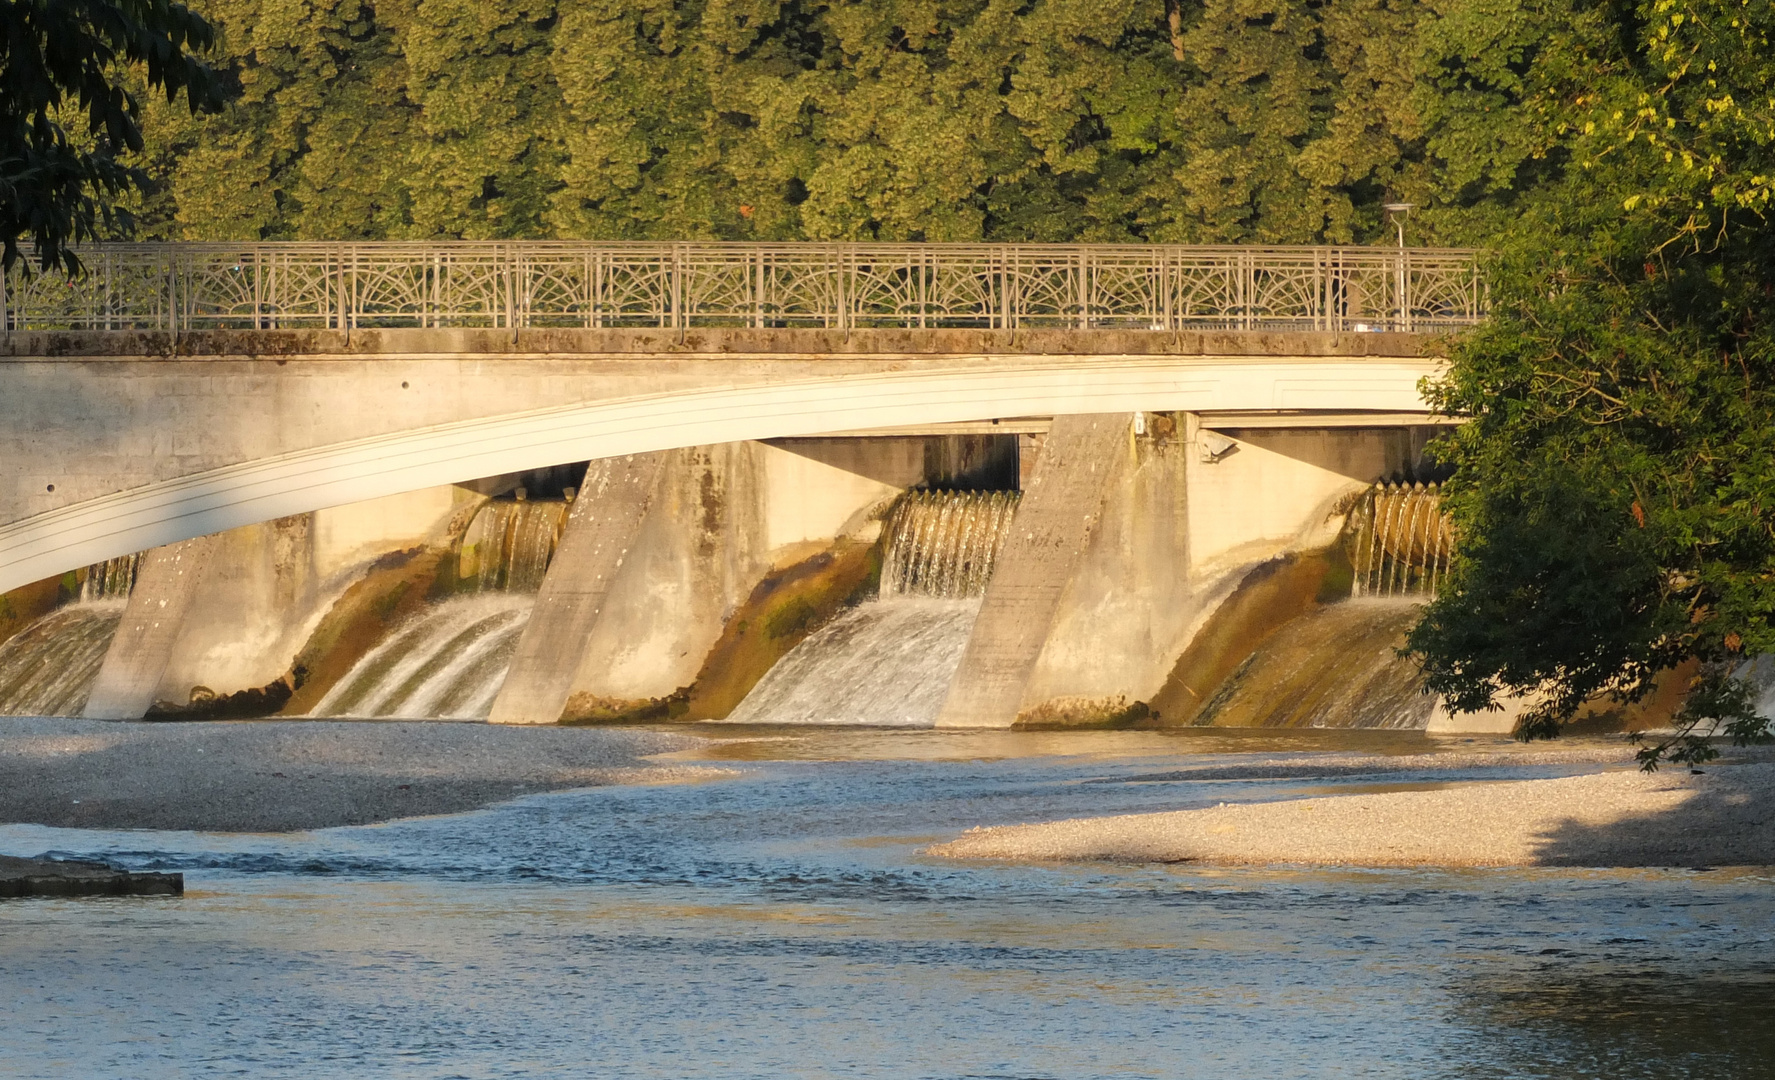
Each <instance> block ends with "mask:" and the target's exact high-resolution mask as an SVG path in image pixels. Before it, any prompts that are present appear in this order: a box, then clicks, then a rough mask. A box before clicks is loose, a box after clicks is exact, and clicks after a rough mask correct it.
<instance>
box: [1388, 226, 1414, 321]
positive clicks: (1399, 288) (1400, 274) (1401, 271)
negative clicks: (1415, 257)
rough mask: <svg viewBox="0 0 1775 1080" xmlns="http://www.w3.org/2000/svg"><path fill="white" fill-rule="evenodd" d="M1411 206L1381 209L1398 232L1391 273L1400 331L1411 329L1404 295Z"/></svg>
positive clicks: (1406, 283)
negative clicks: (1397, 246)
mask: <svg viewBox="0 0 1775 1080" xmlns="http://www.w3.org/2000/svg"><path fill="white" fill-rule="evenodd" d="M1413 205H1414V204H1412V203H1408V202H1393V203H1387V204H1385V205H1384V206H1382V207H1381V209H1382V210H1385V211H1386V212H1387V217H1388V218H1389V219H1391V221H1392V222H1393V227H1394V228H1396V229H1398V230H1399V261H1398V264H1397V266H1396V268H1395V269H1394V271H1393V273H1394V276H1395V279H1396V280H1395V281H1394V284H1393V288H1394V290H1395V295H1397V296H1398V298H1399V320H1398V322H1396V323H1395V324H1394V325H1395V326H1396V327H1397V328H1398V329H1400V330H1410V329H1411V301H1410V299H1409V298H1408V297H1407V296H1406V295H1405V293H1406V287H1407V286H1409V285H1410V284H1411V281H1410V279H1409V277H1408V275H1407V274H1406V269H1405V219H1406V218H1408V217H1410V216H1411V211H1412V206H1413Z"/></svg>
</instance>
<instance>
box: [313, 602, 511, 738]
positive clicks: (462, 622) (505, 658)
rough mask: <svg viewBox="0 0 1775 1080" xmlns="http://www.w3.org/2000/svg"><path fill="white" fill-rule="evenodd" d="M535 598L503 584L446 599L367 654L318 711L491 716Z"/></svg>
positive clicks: (324, 713) (466, 717) (462, 717)
mask: <svg viewBox="0 0 1775 1080" xmlns="http://www.w3.org/2000/svg"><path fill="white" fill-rule="evenodd" d="M534 599H535V598H534V597H533V596H530V595H525V594H521V593H499V592H496V593H491V594H488V595H484V596H462V597H456V598H454V599H451V600H446V601H445V602H443V603H441V604H438V605H437V606H435V607H433V608H431V609H430V610H428V611H426V612H425V613H423V614H422V615H420V616H419V617H417V618H415V619H412V620H410V621H409V622H407V623H406V624H405V625H403V626H401V627H399V628H398V629H396V630H395V631H394V632H393V633H392V634H390V635H389V636H388V637H387V638H386V639H385V640H384V641H383V642H382V644H380V645H378V646H376V647H375V648H374V649H371V650H370V651H369V653H367V654H365V656H364V657H363V659H361V660H359V661H358V662H357V664H356V665H354V666H353V667H352V669H351V671H350V672H349V673H348V674H347V675H346V676H345V678H343V679H341V680H339V683H338V684H337V685H336V686H334V687H333V688H332V689H331V690H329V691H328V692H327V694H326V696H325V697H323V698H321V700H320V702H319V703H318V704H316V705H315V707H314V708H313V709H312V710H311V711H310V715H312V716H364V717H372V716H373V717H392V716H400V717H408V718H437V719H449V720H473V719H484V718H485V717H486V716H487V713H488V711H489V710H491V709H492V708H493V698H494V696H495V695H496V694H498V693H499V684H500V683H501V682H502V681H504V679H505V669H506V667H507V666H509V665H510V664H511V659H512V651H513V650H514V649H516V648H517V645H518V636H519V635H520V634H521V633H523V630H524V624H525V623H526V622H528V621H529V619H530V605H531V604H532V603H533V602H534Z"/></svg>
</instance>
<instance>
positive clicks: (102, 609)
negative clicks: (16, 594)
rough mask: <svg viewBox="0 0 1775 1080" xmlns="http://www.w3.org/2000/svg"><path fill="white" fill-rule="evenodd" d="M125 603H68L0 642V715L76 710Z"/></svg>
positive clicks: (61, 713) (102, 658) (81, 704)
mask: <svg viewBox="0 0 1775 1080" xmlns="http://www.w3.org/2000/svg"><path fill="white" fill-rule="evenodd" d="M125 604H126V601H124V600H121V599H112V600H97V601H92V602H82V603H75V604H68V605H67V606H65V607H60V608H57V609H56V610H54V611H52V612H50V613H49V614H48V615H45V616H43V617H42V618H41V619H38V620H37V621H36V622H33V623H32V624H31V625H29V626H27V627H25V628H24V629H23V630H20V631H19V632H18V633H16V634H14V635H13V636H12V637H10V638H8V639H7V640H6V642H5V643H4V644H0V715H5V716H78V715H80V710H81V709H83V708H85V707H86V695H87V694H88V693H89V692H91V690H92V684H93V680H94V679H96V678H98V675H99V665H101V664H103V663H104V662H105V650H106V649H108V648H110V645H111V637H112V635H114V634H115V633H116V632H117V624H118V623H120V622H122V621H123V609H124V606H125Z"/></svg>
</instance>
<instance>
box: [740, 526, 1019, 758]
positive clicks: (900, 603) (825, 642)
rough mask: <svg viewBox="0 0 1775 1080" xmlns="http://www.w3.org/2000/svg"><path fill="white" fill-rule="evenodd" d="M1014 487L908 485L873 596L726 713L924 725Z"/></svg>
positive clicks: (996, 548) (888, 530)
mask: <svg viewBox="0 0 1775 1080" xmlns="http://www.w3.org/2000/svg"><path fill="white" fill-rule="evenodd" d="M1019 500H1020V495H1019V493H1017V492H1014V491H913V492H908V493H907V494H906V495H904V496H902V497H901V498H900V499H899V501H898V502H896V503H895V505H894V509H893V510H892V512H891V513H889V514H888V516H887V520H886V523H885V526H884V532H883V535H882V541H881V542H882V549H883V553H882V569H881V584H880V589H879V595H878V596H877V597H876V598H875V599H873V600H869V601H867V602H865V603H862V604H859V605H858V606H856V607H854V608H852V609H850V610H849V611H846V612H844V613H843V614H841V615H839V616H838V617H837V618H836V619H834V620H833V621H832V622H831V623H829V624H828V625H826V626H825V627H823V628H822V629H820V630H818V631H816V632H815V633H814V634H813V635H812V636H811V637H809V638H808V639H807V640H805V641H803V642H802V643H801V644H799V645H797V646H796V647H795V648H794V649H793V650H791V651H790V652H789V654H788V655H787V656H785V657H783V659H782V660H780V661H778V662H777V664H776V665H775V666H774V667H772V668H771V670H770V673H769V674H767V675H766V676H765V677H764V678H763V679H762V680H760V682H759V683H758V685H757V686H756V687H754V688H753V690H752V692H751V693H750V694H748V695H747V696H746V698H745V700H744V701H742V702H741V703H740V705H739V707H738V708H736V709H735V710H734V711H733V713H732V714H731V715H729V716H728V717H727V719H728V720H729V721H730V722H733V723H772V724H864V725H872V726H886V727H930V726H932V725H934V724H935V723H936V722H937V716H938V713H939V712H940V711H941V710H942V707H943V702H944V699H945V698H946V697H947V696H948V693H949V685H950V682H951V680H952V679H953V678H954V675H955V671H956V667H957V665H959V664H960V663H961V659H962V652H963V650H964V649H965V648H966V647H967V643H968V640H969V635H970V633H971V632H972V630H973V627H974V622H975V619H976V618H977V617H978V615H979V613H980V605H981V600H982V597H983V596H984V595H985V592H986V586H987V582H988V581H990V580H991V578H992V573H993V568H994V566H995V565H996V563H997V560H998V555H999V552H1000V551H1002V550H1003V549H1004V546H1005V541H1006V538H1007V537H1008V535H1009V534H1010V531H1011V529H1012V528H1013V526H1014V523H1015V520H1016V513H1017V505H1018V502H1019Z"/></svg>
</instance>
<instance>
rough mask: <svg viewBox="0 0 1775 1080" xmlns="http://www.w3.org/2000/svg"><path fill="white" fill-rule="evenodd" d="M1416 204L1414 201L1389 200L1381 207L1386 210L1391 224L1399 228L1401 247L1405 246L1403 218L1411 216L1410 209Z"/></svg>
mask: <svg viewBox="0 0 1775 1080" xmlns="http://www.w3.org/2000/svg"><path fill="white" fill-rule="evenodd" d="M1416 206H1417V204H1416V203H1408V202H1390V203H1387V204H1386V205H1385V206H1382V207H1381V209H1382V210H1385V211H1386V212H1387V217H1388V219H1389V220H1391V221H1392V222H1393V226H1394V227H1395V228H1397V229H1398V230H1399V246H1400V247H1402V248H1403V247H1404V246H1405V219H1406V218H1408V217H1410V216H1411V211H1412V209H1413V208H1414V207H1416Z"/></svg>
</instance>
